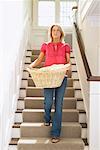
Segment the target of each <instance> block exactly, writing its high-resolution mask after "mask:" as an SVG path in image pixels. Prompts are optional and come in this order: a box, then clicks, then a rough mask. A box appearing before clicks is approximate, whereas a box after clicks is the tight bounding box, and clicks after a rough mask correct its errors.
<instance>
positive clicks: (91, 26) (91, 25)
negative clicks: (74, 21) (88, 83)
mask: <svg viewBox="0 0 100 150" xmlns="http://www.w3.org/2000/svg"><path fill="white" fill-rule="evenodd" d="M78 13H79V15H78V17H79V18H78V20H79V21H78V23H79V26H80V31H81V33H82V37H83V41H84V44H85V48H86V49H85V52H86V57H87V60H88V62H89V65H90V69H91V72H92V74H93V75H100V64H99V63H100V61H99V60H100V1H98V0H90V1H89V0H88V1H86V0H84V2H81V1H79V10H78Z"/></svg>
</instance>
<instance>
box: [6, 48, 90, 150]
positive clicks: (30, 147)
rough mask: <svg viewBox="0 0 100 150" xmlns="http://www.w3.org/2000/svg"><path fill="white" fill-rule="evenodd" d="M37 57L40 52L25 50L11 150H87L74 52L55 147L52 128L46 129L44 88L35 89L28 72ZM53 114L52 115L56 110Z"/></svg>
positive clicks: (85, 128) (84, 118)
mask: <svg viewBox="0 0 100 150" xmlns="http://www.w3.org/2000/svg"><path fill="white" fill-rule="evenodd" d="M38 54H39V50H34V51H32V50H27V51H26V58H25V68H24V70H23V78H22V84H21V88H20V97H19V99H18V107H17V110H16V112H15V123H14V125H13V127H12V139H11V142H10V144H9V150H50V149H52V150H61V149H62V150H86V149H87V145H88V143H87V123H86V112H85V110H84V104H83V98H82V93H81V88H80V82H79V79H78V72H77V67H76V62H75V58H74V56H73V52H71V56H70V57H71V62H72V71H71V72H69V74H68V87H67V89H66V91H65V97H64V105H63V117H62V121H63V123H62V132H61V141H60V142H58V143H56V144H53V143H51V141H50V130H51V126H49V127H46V126H44V124H43V115H44V109H43V100H44V97H43V89H41V88H38V87H35V85H34V83H33V81H32V79H31V77H30V76H29V73H28V72H27V71H26V70H25V69H26V68H27V66H28V65H29V64H30V63H31V61H33V60H35V59H36V58H37V57H38ZM51 113H52V115H53V113H54V107H53V108H52V112H51Z"/></svg>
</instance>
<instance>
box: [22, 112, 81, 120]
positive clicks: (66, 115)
mask: <svg viewBox="0 0 100 150" xmlns="http://www.w3.org/2000/svg"><path fill="white" fill-rule="evenodd" d="M32 116H33V117H32ZM51 116H53V112H52V113H51ZM78 120H79V116H78V112H63V115H62V121H63V122H78ZM23 121H24V122H43V121H44V113H43V112H24V111H23Z"/></svg>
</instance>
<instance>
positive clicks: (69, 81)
mask: <svg viewBox="0 0 100 150" xmlns="http://www.w3.org/2000/svg"><path fill="white" fill-rule="evenodd" d="M28 86H31V87H32V86H35V84H34V82H33V80H32V79H28ZM67 86H68V87H73V79H69V78H68V83H67Z"/></svg>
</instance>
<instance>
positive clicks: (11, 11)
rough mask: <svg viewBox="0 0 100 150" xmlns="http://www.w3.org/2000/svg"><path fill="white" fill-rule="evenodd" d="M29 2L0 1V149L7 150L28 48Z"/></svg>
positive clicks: (29, 28)
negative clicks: (25, 52) (0, 41)
mask: <svg viewBox="0 0 100 150" xmlns="http://www.w3.org/2000/svg"><path fill="white" fill-rule="evenodd" d="M31 3H32V1H31V0H29V1H27V0H26V1H24V0H21V1H9V0H5V1H2V2H0V5H1V6H0V7H1V8H2V9H1V10H0V11H1V12H0V15H1V17H2V18H0V22H1V23H2V24H1V25H0V31H2V32H1V34H0V39H2V43H0V150H7V149H8V147H7V146H8V143H9V141H10V138H11V129H12V125H13V122H14V114H15V110H16V105H17V99H18V97H19V87H20V81H21V75H22V66H23V61H24V60H23V58H24V57H23V56H24V51H25V49H27V48H28V46H29V45H30V44H29V43H30V42H29V41H28V39H29V38H30V30H31V27H30V26H31V17H32V16H31V14H32V13H31V8H29V7H31Z"/></svg>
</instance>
